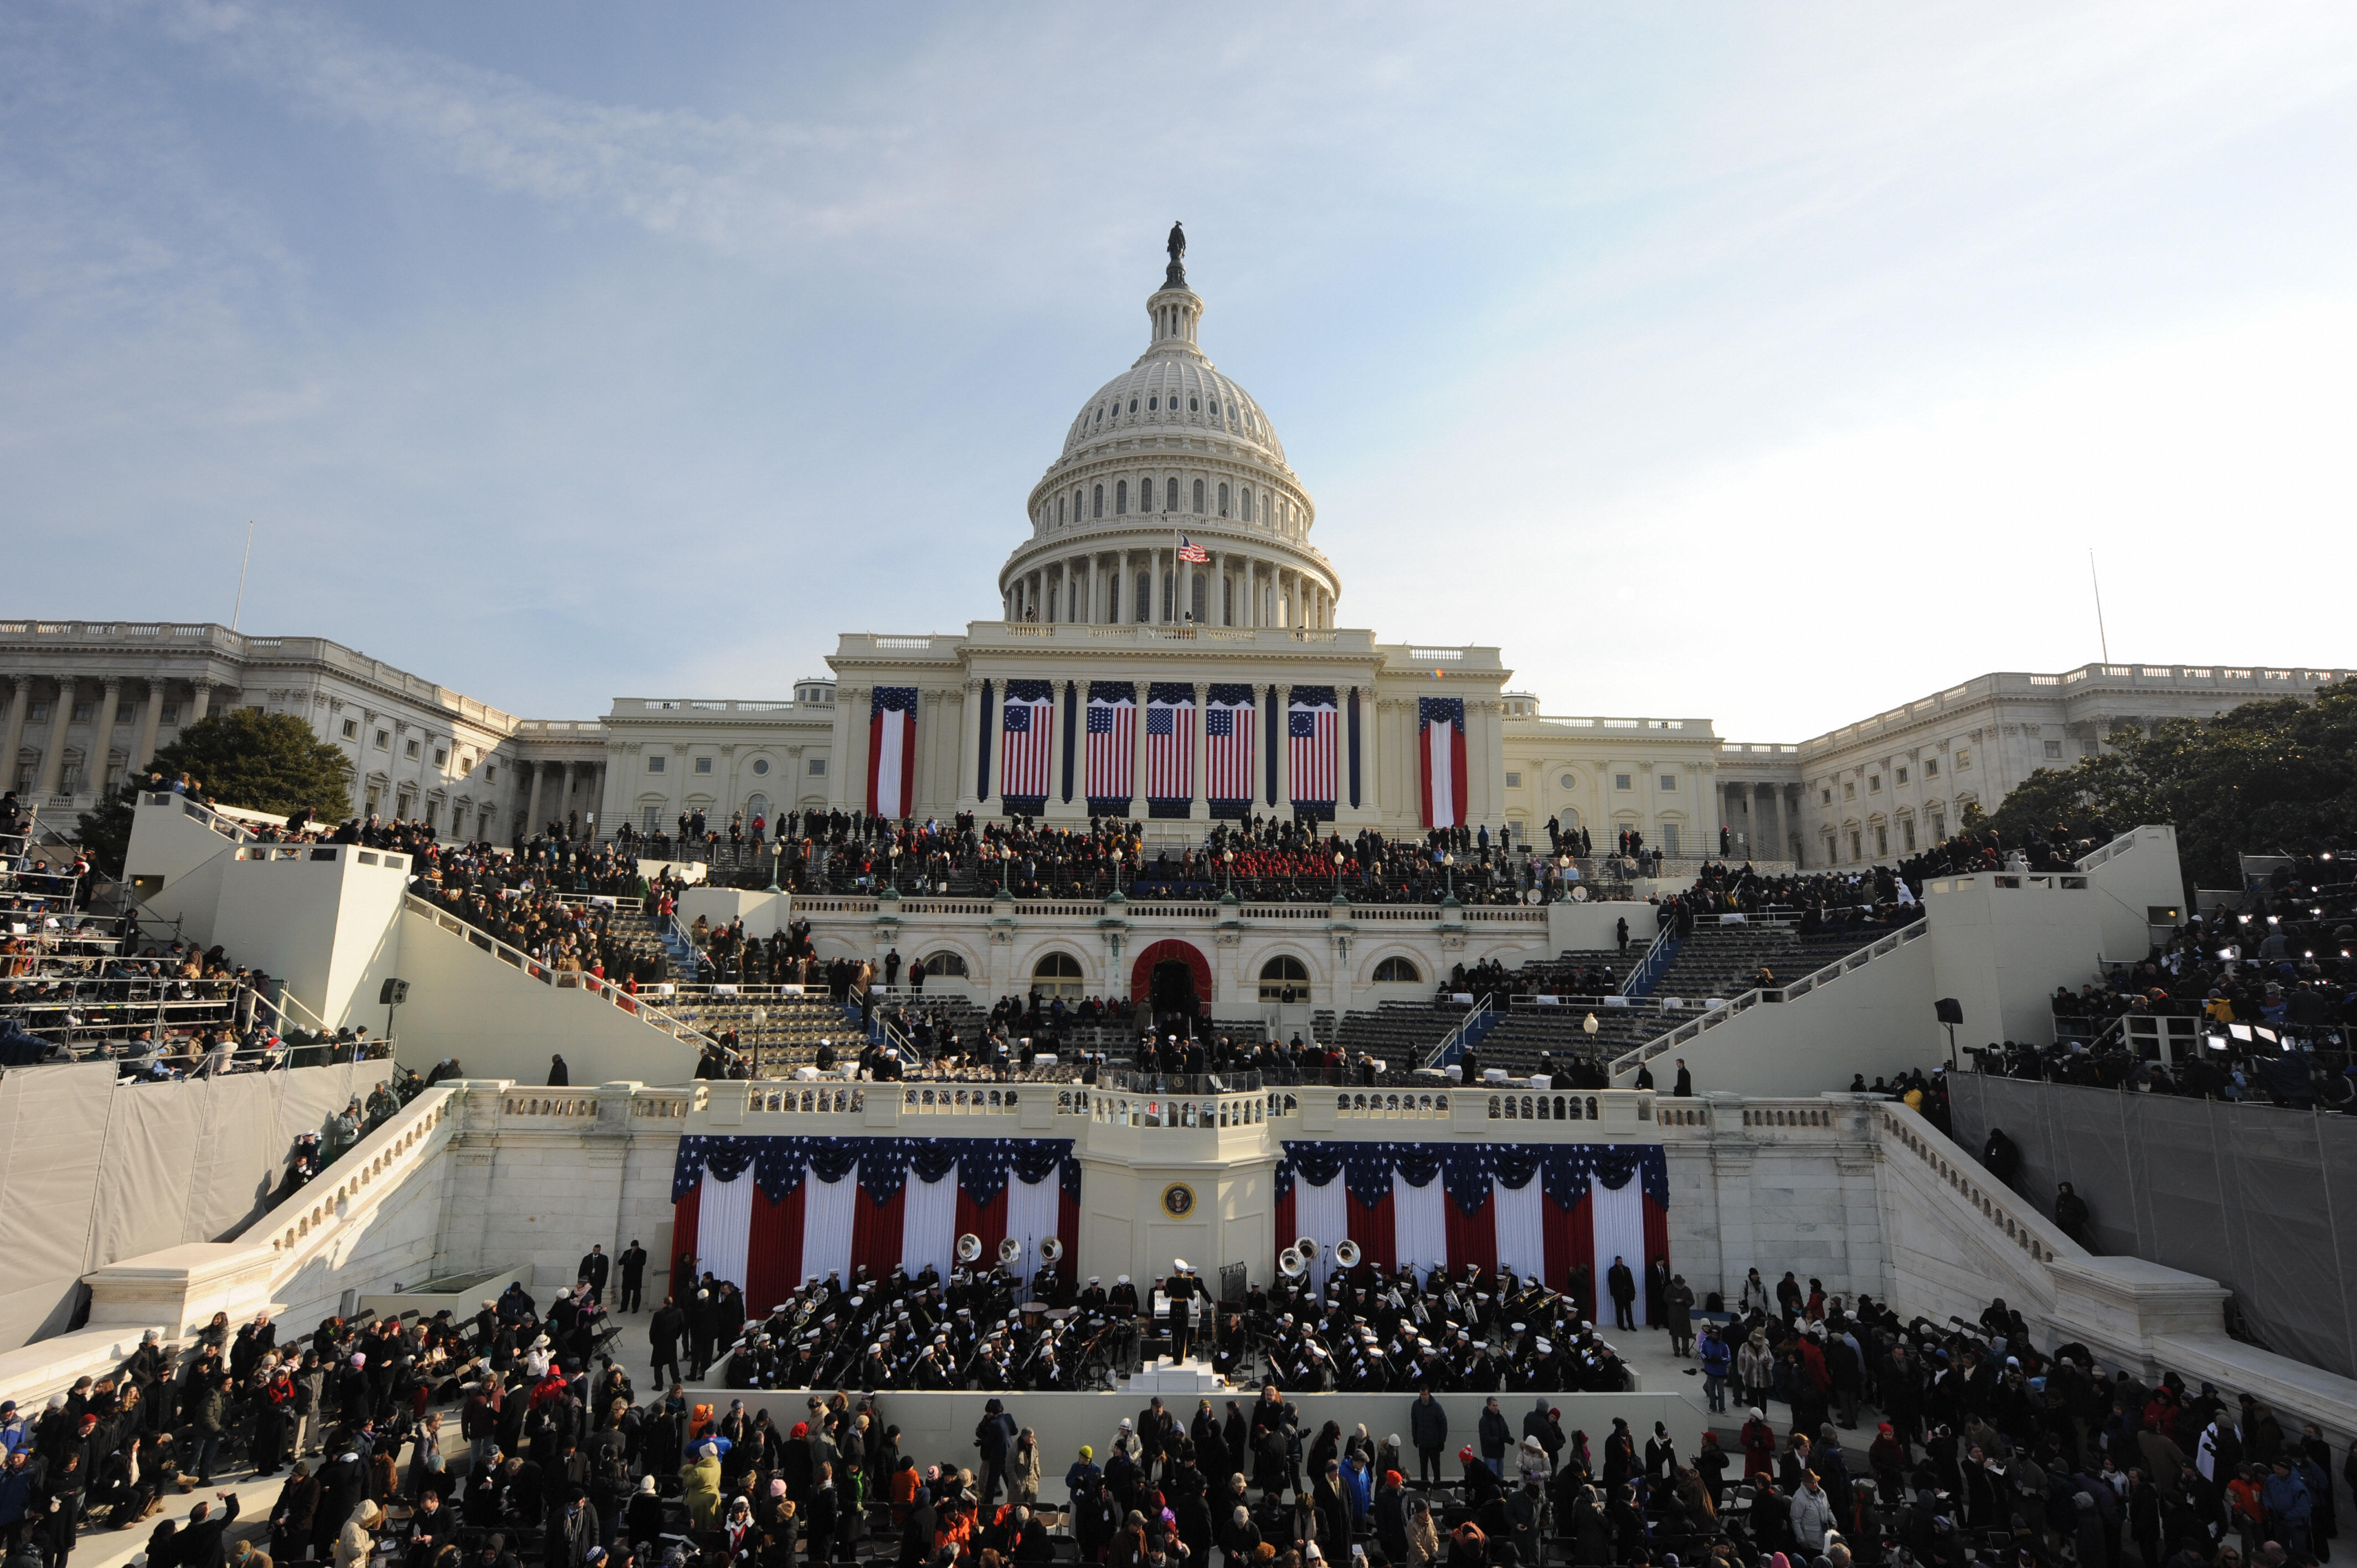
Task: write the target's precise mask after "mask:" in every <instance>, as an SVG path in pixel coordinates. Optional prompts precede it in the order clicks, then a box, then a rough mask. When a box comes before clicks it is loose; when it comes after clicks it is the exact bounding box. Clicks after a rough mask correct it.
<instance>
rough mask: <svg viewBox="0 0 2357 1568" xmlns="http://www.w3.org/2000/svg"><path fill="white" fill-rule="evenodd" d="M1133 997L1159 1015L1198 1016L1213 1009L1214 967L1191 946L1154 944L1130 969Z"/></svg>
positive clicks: (1170, 942) (1175, 942)
mask: <svg viewBox="0 0 2357 1568" xmlns="http://www.w3.org/2000/svg"><path fill="white" fill-rule="evenodd" d="M1129 997H1130V1000H1131V1001H1133V1002H1142V1003H1145V1004H1148V1005H1149V1006H1151V1007H1152V1008H1153V1009H1154V1011H1155V1013H1156V1014H1157V1015H1160V1014H1163V1013H1176V1014H1179V1015H1184V1016H1187V1017H1194V1016H1197V1015H1200V1014H1202V1013H1205V1012H1207V1011H1209V1010H1210V1008H1211V963H1210V961H1207V960H1206V959H1205V958H1204V957H1203V955H1202V953H1201V952H1200V951H1199V950H1197V949H1196V948H1195V946H1194V945H1193V944H1192V943H1190V942H1182V941H1179V940H1175V939H1167V940H1162V941H1158V942H1154V943H1152V944H1150V945H1148V946H1147V948H1146V950H1145V951H1143V952H1141V953H1139V954H1138V955H1137V960H1136V961H1135V963H1133V964H1131V965H1130V971H1129Z"/></svg>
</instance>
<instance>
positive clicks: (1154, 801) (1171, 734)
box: [1146, 681, 1195, 817]
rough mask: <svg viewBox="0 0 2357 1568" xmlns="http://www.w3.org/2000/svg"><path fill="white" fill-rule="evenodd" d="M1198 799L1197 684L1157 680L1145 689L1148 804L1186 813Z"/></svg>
mask: <svg viewBox="0 0 2357 1568" xmlns="http://www.w3.org/2000/svg"><path fill="white" fill-rule="evenodd" d="M1194 801H1195V688H1194V687H1192V686H1190V685H1184V684H1181V683H1179V682H1161V681H1158V682H1155V683H1154V684H1153V685H1151V686H1148V687H1147V688H1146V814H1147V815H1148V816H1154V817H1184V816H1186V815H1187V814H1188V812H1189V810H1190V809H1191V808H1192V807H1193V805H1194Z"/></svg>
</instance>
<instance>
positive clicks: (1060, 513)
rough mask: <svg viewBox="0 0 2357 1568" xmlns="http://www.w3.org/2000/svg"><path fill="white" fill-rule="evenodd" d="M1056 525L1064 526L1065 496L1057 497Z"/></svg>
mask: <svg viewBox="0 0 2357 1568" xmlns="http://www.w3.org/2000/svg"><path fill="white" fill-rule="evenodd" d="M1056 526H1057V527H1058V528H1061V527H1063V526H1064V498H1063V497H1061V496H1058V497H1057V498H1056Z"/></svg>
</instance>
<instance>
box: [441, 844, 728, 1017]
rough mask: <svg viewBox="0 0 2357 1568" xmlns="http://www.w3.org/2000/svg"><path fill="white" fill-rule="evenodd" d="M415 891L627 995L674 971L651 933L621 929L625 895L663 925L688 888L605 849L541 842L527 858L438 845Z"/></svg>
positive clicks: (560, 967) (483, 847)
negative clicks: (644, 873) (645, 872)
mask: <svg viewBox="0 0 2357 1568" xmlns="http://www.w3.org/2000/svg"><path fill="white" fill-rule="evenodd" d="M412 873H413V876H412V881H411V884H410V890H411V891H412V892H414V894H416V895H417V896H418V897H421V898H424V899H425V900H426V901H428V902H429V903H433V904H437V905H439V906H441V907H442V908H446V909H447V910H449V911H450V912H451V913H452V914H454V915H456V916H457V917H458V918H460V919H462V920H464V921H466V922H467V923H468V925H470V926H473V927H475V928H476V929H479V930H482V931H486V932H488V933H490V935H492V936H494V937H497V938H498V939H500V940H501V941H504V942H506V943H508V944H510V945H511V946H512V947H516V948H519V949H522V950H523V951H525V952H527V953H530V954H531V955H532V956H533V958H535V959H538V960H539V961H542V962H543V963H545V964H547V965H548V966H549V967H550V968H551V969H554V970H557V971H560V972H565V971H573V972H581V973H585V974H589V975H593V976H595V977H597V979H600V980H606V981H609V982H611V983H614V984H616V985H619V986H621V987H623V988H624V989H625V990H631V991H635V990H636V989H638V988H639V987H640V986H641V985H647V984H654V983H661V982H662V981H663V980H664V979H665V978H666V976H667V975H668V973H669V964H668V961H667V960H666V958H665V956H664V953H663V949H662V942H661V940H659V939H658V938H657V937H655V936H654V935H653V934H652V933H651V931H649V932H642V931H631V932H627V933H626V932H624V931H621V930H619V929H617V925H616V922H617V917H618V914H619V906H618V905H617V903H616V902H615V900H616V898H617V897H632V898H638V899H640V900H641V902H642V908H652V909H653V910H654V912H655V913H656V915H657V916H658V917H660V916H662V915H667V914H668V913H669V912H670V911H671V910H672V909H673V908H676V907H677V900H678V897H679V893H680V891H681V886H682V885H681V884H680V883H679V882H678V881H677V880H676V879H675V878H674V877H673V875H672V874H671V873H669V872H668V871H665V872H662V873H660V874H659V875H657V876H656V878H655V879H654V880H653V881H652V882H650V881H648V880H647V879H645V878H643V877H641V876H640V875H639V870H638V865H637V862H636V861H634V860H632V859H631V858H630V857H629V856H627V855H617V854H613V853H612V852H611V851H610V850H608V849H605V848H591V847H588V846H586V845H577V844H573V843H568V842H567V841H554V842H553V843H547V844H542V843H537V842H535V843H533V845H530V846H527V849H526V850H525V851H524V852H523V853H521V854H516V853H510V852H506V851H500V850H496V849H494V848H492V847H491V846H490V844H487V843H472V844H461V845H455V846H451V847H450V848H448V849H447V850H445V849H443V848H441V847H440V846H429V847H428V848H427V850H426V851H425V852H424V853H422V854H419V855H418V856H417V858H416V859H415V860H414V861H413V863H412Z"/></svg>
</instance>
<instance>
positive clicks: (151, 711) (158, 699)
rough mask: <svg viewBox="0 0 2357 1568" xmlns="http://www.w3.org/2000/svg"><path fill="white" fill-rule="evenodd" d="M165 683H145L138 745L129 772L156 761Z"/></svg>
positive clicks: (165, 688) (162, 719)
mask: <svg viewBox="0 0 2357 1568" xmlns="http://www.w3.org/2000/svg"><path fill="white" fill-rule="evenodd" d="M166 690H167V682H164V681H161V680H156V681H150V682H147V701H146V702H145V703H143V704H142V705H141V707H140V710H139V744H138V746H136V747H135V748H134V749H133V751H132V753H131V770H132V771H133V772H134V773H136V772H139V771H140V770H142V769H143V768H145V767H146V766H147V765H148V764H149V763H150V762H152V761H154V760H155V759H156V734H157V732H158V731H159V730H161V728H162V727H163V724H164V693H165V691H166Z"/></svg>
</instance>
